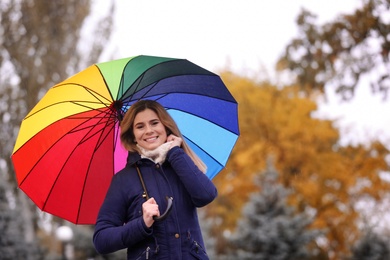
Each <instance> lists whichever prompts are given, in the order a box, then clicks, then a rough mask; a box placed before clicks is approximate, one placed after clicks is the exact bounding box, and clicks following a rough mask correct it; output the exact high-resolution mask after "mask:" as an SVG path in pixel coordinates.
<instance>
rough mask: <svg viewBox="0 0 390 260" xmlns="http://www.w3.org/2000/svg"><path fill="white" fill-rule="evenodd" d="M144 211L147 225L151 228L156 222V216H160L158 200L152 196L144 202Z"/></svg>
mask: <svg viewBox="0 0 390 260" xmlns="http://www.w3.org/2000/svg"><path fill="white" fill-rule="evenodd" d="M142 213H143V219H144V222H145V225H146V226H147V227H148V228H150V227H151V226H152V225H153V223H154V219H153V217H154V216H160V211H159V209H158V205H157V202H156V201H155V200H154V198H150V199H148V200H147V201H145V202H144V203H143V204H142Z"/></svg>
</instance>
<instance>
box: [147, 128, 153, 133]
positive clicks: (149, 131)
mask: <svg viewBox="0 0 390 260" xmlns="http://www.w3.org/2000/svg"><path fill="white" fill-rule="evenodd" d="M145 130H146V131H145V132H146V133H151V132H153V129H152V127H151V126H146V129H145Z"/></svg>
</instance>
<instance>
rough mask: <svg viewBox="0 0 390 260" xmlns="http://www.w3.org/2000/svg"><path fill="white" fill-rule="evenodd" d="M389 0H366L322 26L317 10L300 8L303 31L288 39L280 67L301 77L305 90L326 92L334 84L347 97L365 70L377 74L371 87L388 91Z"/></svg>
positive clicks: (307, 92) (378, 90)
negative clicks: (317, 18)
mask: <svg viewBox="0 0 390 260" xmlns="http://www.w3.org/2000/svg"><path fill="white" fill-rule="evenodd" d="M389 8H390V3H389V1H387V0H363V1H362V7H361V8H360V9H357V10H356V11H355V12H354V13H353V14H350V15H342V16H339V17H337V18H336V19H335V20H334V21H333V22H330V23H327V24H324V25H323V26H318V25H316V24H315V22H316V16H315V15H314V14H312V13H310V12H309V11H307V10H304V9H303V10H302V12H301V13H300V15H299V16H298V18H297V25H298V29H299V35H298V36H297V37H296V38H294V39H293V40H291V42H290V43H289V44H288V45H287V47H286V50H285V53H284V54H283V56H282V57H281V58H280V60H279V62H278V66H277V67H278V69H279V70H287V71H290V72H292V74H293V75H296V77H297V83H298V84H299V85H300V87H301V90H303V92H304V93H306V94H308V95H310V94H312V93H313V92H314V93H315V92H321V93H324V90H325V87H326V86H327V85H329V86H332V87H334V88H335V90H336V91H337V92H338V93H339V94H340V95H341V96H342V97H343V98H344V99H350V98H352V97H353V95H354V92H355V89H356V86H357V85H358V83H359V81H360V80H361V79H362V77H363V76H365V75H369V74H370V76H371V77H372V78H373V81H372V82H371V88H372V91H373V92H374V93H376V92H381V93H382V94H383V95H384V97H386V96H387V92H388V90H389V88H390V85H389V83H390V76H389V65H390V64H389V55H390V53H389V52H390V24H389V23H388V22H387V21H386V19H387V18H386V15H388V12H389Z"/></svg>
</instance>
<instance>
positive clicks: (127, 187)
mask: <svg viewBox="0 0 390 260" xmlns="http://www.w3.org/2000/svg"><path fill="white" fill-rule="evenodd" d="M135 165H137V166H138V167H139V169H140V172H141V174H142V177H143V180H144V182H145V186H146V189H147V192H148V194H149V196H150V197H153V198H154V199H155V200H156V202H157V204H158V205H159V209H160V213H161V214H162V213H163V212H164V211H165V208H166V204H167V201H166V196H169V197H172V198H173V207H172V211H171V212H170V214H169V216H168V217H167V218H166V219H165V220H162V221H155V222H154V224H153V225H152V227H151V228H147V227H146V225H145V223H144V221H143V218H142V204H143V203H144V202H145V198H144V197H143V196H142V194H143V188H142V185H141V181H140V178H139V176H138V174H137V170H136V168H135ZM216 196H217V190H216V188H215V186H214V184H213V183H212V182H211V181H210V180H209V178H208V177H207V176H206V175H205V174H204V173H202V172H201V171H200V170H199V169H198V168H197V167H196V166H195V164H194V163H193V161H192V160H191V158H190V157H189V156H188V155H187V154H185V153H184V151H183V149H181V148H179V147H174V148H172V149H171V150H170V151H169V152H168V154H167V157H166V161H165V162H164V163H163V164H162V165H159V164H155V163H154V162H153V161H151V160H149V159H141V157H140V155H139V154H137V153H129V156H128V159H127V165H126V167H125V168H124V169H123V170H121V171H119V172H118V173H117V174H116V175H115V176H114V177H113V179H112V182H111V185H110V188H109V190H108V192H107V195H106V198H105V200H104V202H103V205H102V206H101V209H100V212H99V215H98V218H97V222H96V226H95V233H94V235H93V243H94V245H95V248H96V250H97V251H98V252H99V253H101V254H108V253H112V252H114V251H117V250H121V249H125V248H127V259H169V260H179V259H183V260H187V259H208V257H207V254H206V252H205V247H204V242H203V238H202V234H201V230H200V226H199V222H198V215H197V211H196V209H197V208H198V207H203V206H205V205H207V204H208V203H210V202H211V201H213V200H214V198H215V197H216Z"/></svg>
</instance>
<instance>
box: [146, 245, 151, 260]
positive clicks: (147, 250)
mask: <svg viewBox="0 0 390 260" xmlns="http://www.w3.org/2000/svg"><path fill="white" fill-rule="evenodd" d="M149 251H150V247H147V248H146V256H145V259H149Z"/></svg>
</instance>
